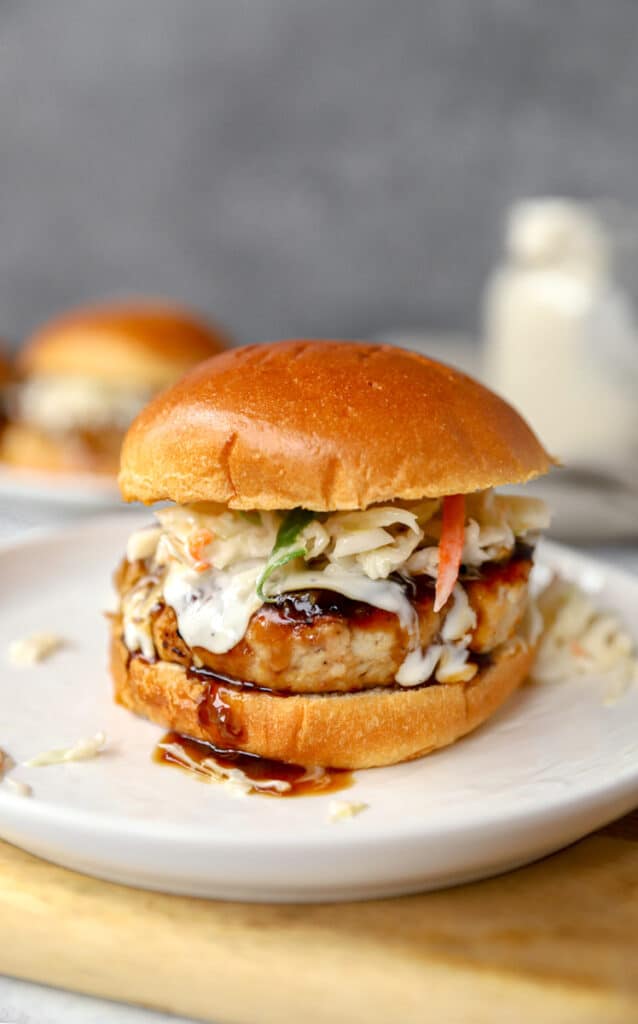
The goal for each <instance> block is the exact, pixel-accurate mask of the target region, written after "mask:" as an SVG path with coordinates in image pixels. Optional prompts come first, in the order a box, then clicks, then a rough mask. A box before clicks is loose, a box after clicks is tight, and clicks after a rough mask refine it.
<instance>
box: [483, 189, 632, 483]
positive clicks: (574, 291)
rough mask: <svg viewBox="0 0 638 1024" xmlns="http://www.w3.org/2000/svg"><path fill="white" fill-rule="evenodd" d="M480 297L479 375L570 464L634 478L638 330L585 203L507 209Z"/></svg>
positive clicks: (548, 202)
mask: <svg viewBox="0 0 638 1024" xmlns="http://www.w3.org/2000/svg"><path fill="white" fill-rule="evenodd" d="M506 246H507V257H506V261H505V263H504V264H503V265H502V266H501V267H500V268H498V269H497V271H496V272H495V273H494V274H493V276H492V278H491V280H490V282H489V284H488V287H487V291H486V296H485V308H484V314H485V350H484V359H485V377H486V380H487V382H488V383H489V384H490V385H491V386H492V387H493V388H494V389H495V390H496V391H499V392H500V393H501V394H503V395H504V397H506V398H507V399H508V400H509V401H511V402H512V404H513V405H515V406H517V407H518V409H519V410H520V411H521V412H522V413H523V415H524V416H525V417H526V418H527V419H528V420H529V421H530V423H531V424H532V426H533V427H534V429H535V430H536V432H537V433H538V434H539V435H540V437H541V439H542V441H543V443H544V444H545V445H546V446H547V447H548V448H549V450H550V451H551V452H552V453H553V454H555V455H556V456H558V457H559V458H560V459H561V461H562V462H563V463H564V464H566V465H568V466H570V467H571V468H572V469H584V470H589V471H595V472H604V473H609V474H612V475H614V476H616V477H618V478H620V479H623V480H624V481H627V482H629V481H630V480H632V479H633V480H634V482H635V481H636V480H637V479H638V332H637V331H636V328H635V323H634V317H633V311H632V308H631V305H630V303H629V301H628V300H627V298H626V297H625V296H624V295H623V293H622V292H621V290H620V289H619V288H617V287H616V286H615V284H614V282H613V279H612V276H611V259H610V243H609V240H608V238H607V236H606V234H605V232H604V229H603V226H602V224H601V223H600V221H599V220H598V218H597V217H596V216H595V214H594V212H593V211H592V209H591V208H590V207H588V206H586V205H583V204H579V203H576V202H571V201H568V200H562V199H534V200H528V201H525V202H522V203H519V204H517V205H516V206H515V207H514V208H513V209H512V211H511V213H510V216H509V218H508V224H507V235H506Z"/></svg>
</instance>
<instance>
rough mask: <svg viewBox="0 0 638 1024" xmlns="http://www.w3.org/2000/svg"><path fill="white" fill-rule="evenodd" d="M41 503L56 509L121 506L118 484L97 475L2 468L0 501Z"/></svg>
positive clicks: (0, 472) (108, 478) (104, 508)
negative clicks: (5, 499)
mask: <svg viewBox="0 0 638 1024" xmlns="http://www.w3.org/2000/svg"><path fill="white" fill-rule="evenodd" d="M2 498H10V499H18V500H21V501H28V502H38V503H42V504H44V505H46V506H49V507H51V508H53V509H55V508H57V507H58V506H60V507H62V508H75V509H82V508H89V509H93V510H96V509H102V510H107V509H112V508H114V507H118V506H119V505H120V504H121V503H122V499H121V498H120V493H119V491H118V488H117V483H116V481H115V480H114V479H112V478H111V477H109V476H101V475H99V474H96V473H45V472H38V471H36V470H30V469H15V468H13V467H12V466H6V465H0V499H2Z"/></svg>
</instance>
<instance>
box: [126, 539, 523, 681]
mask: <svg viewBox="0 0 638 1024" xmlns="http://www.w3.org/2000/svg"><path fill="white" fill-rule="evenodd" d="M531 567H532V562H531V560H530V559H529V557H524V558H512V559H510V561H508V562H506V563H503V564H493V565H489V566H487V567H485V568H484V571H483V572H482V574H481V577H480V578H479V579H474V580H470V581H467V582H465V583H464V584H463V586H464V587H465V589H466V592H467V595H468V598H469V601H470V604H471V606H472V608H473V609H474V611H475V613H476V619H477V623H476V627H475V629H474V630H473V631H472V639H471V642H470V652H474V653H476V654H478V655H485V654H487V653H489V651H491V650H494V648H496V647H498V646H499V645H500V644H502V643H504V642H505V641H506V640H507V639H508V638H509V637H510V636H511V635H512V634H513V633H514V632H515V630H516V628H517V626H518V625H519V623H520V621H521V619H522V617H523V615H524V613H525V609H526V607H527V596H528V587H527V583H528V577H529V573H530V570H531ZM146 572H147V569H146V567H145V564H144V563H143V562H134V563H129V562H124V563H122V565H121V567H120V569H119V570H118V575H117V577H116V584H117V586H118V590H119V591H120V593H126V592H127V591H128V590H130V589H131V588H132V587H133V586H135V584H136V583H137V582H139V580H140V579H141V578H142V577H143V576H144V575H145V574H146ZM413 601H414V605H415V607H416V609H417V613H418V616H419V624H420V639H421V645H422V647H424V648H426V647H428V646H429V645H430V644H432V643H434V642H435V641H436V640H437V639H438V637H439V634H440V630H441V627H442V625H443V621H444V619H445V616H446V615H447V613H448V611H449V609H450V607H451V605H452V600H450V601H449V602H448V604H447V605H446V606H445V607H444V608H443V609H442V610H441V611H440V612H438V613H437V612H435V611H434V589H433V586H431V585H430V584H429V582H428V581H425V580H424V579H423V578H422V579H421V580H420V581H419V585H418V587H417V590H416V594H415V596H414V598H413ZM151 620H152V625H151V628H152V635H153V641H154V644H155V648H156V651H157V657H158V658H159V659H160V660H162V661H168V662H174V663H176V664H179V665H183V666H185V667H190V668H206V669H209V670H211V671H212V672H215V673H219V674H220V675H222V676H225V677H228V678H230V679H237V680H241V681H245V682H249V683H253V684H254V685H257V686H263V687H266V688H268V689H272V690H284V691H288V692H293V693H326V692H340V691H341V692H348V691H353V690H362V689H367V688H371V687H375V686H387V685H392V684H394V682H395V677H396V674H397V671H398V669H399V667H400V665H401V664H402V662H403V661H404V659H405V656H406V654H407V652H408V643H409V638H408V635H407V632H406V630H405V629H403V628H402V626H401V624H400V623H399V620H398V618H397V616H396V615H393V614H392V613H390V612H386V611H383V610H381V609H379V608H373V607H371V606H370V605H367V604H363V603H361V602H356V601H349V600H348V599H346V598H342V597H341V596H340V595H338V594H331V593H329V592H326V591H314V592H311V593H309V594H293V595H286V597H285V598H282V599H281V600H280V601H279V602H278V603H276V604H268V605H263V606H262V607H261V608H260V609H259V610H258V611H257V612H255V614H254V615H253V616H252V618H251V620H250V623H249V625H248V629H247V630H246V633H245V634H244V637H243V639H242V640H241V641H240V642H239V643H238V644H236V645H235V647H233V648H232V649H231V650H230V651H227V652H225V653H223V654H212V653H211V652H210V651H207V650H205V649H204V648H201V647H195V648H193V649H191V648H190V647H189V646H188V645H187V644H186V643H185V642H184V640H183V639H182V637H181V636H180V633H179V628H178V624H177V618H176V616H175V612H174V611H173V609H172V608H170V607H168V606H167V605H166V604H164V603H163V602H159V603H158V604H157V605H156V606H155V608H154V609H153V611H152V613H151ZM470 658H471V655H470Z"/></svg>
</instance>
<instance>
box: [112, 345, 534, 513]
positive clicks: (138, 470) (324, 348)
mask: <svg viewBox="0 0 638 1024" xmlns="http://www.w3.org/2000/svg"><path fill="white" fill-rule="evenodd" d="M551 464H552V459H551V458H550V456H549V455H548V454H547V452H546V451H545V450H544V449H543V447H542V445H541V444H540V443H539V441H538V440H537V438H536V437H535V435H534V434H533V432H532V431H531V429H530V428H529V427H528V425H527V424H526V422H525V421H524V420H523V419H522V418H521V416H519V415H518V413H517V412H515V411H514V409H513V408H512V407H511V406H510V405H508V404H507V402H505V401H503V399H501V398H499V397H498V396H497V395H495V394H494V393H493V392H491V391H489V390H488V389H487V388H485V387H484V386H483V385H482V384H479V383H478V382H477V381H475V380H472V379H471V378H470V377H467V376H465V374H463V373H460V372H459V371H458V370H453V369H451V368H450V367H448V366H445V365H443V364H441V363H437V362H435V361H434V360H432V359H428V358H426V357H425V356H422V355H419V354H417V353H414V352H406V351H403V350H401V349H397V348H391V347H389V346H383V345H371V344H363V343H356V342H338V341H286V342H279V343H275V344H268V345H259V346H251V347H248V348H241V349H235V350H234V351H229V352H225V353H223V354H221V355H218V356H215V357H214V358H212V359H210V360H208V361H207V362H205V363H203V364H202V365H200V366H198V367H196V368H195V369H193V370H192V371H191V372H190V373H188V374H187V375H186V376H185V377H184V378H183V379H182V380H181V381H180V382H179V383H177V384H176V385H175V386H174V387H172V388H171V389H170V390H168V391H166V392H165V393H163V394H161V395H159V396H157V397H156V398H155V399H154V400H152V401H151V402H150V404H149V405H148V406H147V407H146V408H145V409H144V410H143V411H142V412H141V413H140V415H139V416H138V417H137V419H136V420H135V421H134V423H133V425H132V426H131V428H130V430H129V432H128V435H127V437H126V440H125V443H124V446H123V451H122V459H121V469H120V478H119V479H120V488H121V491H122V494H123V496H124V498H125V499H126V500H127V501H142V502H145V503H151V502H155V501H161V500H166V499H170V500H172V501H175V502H179V503H181V504H183V503H186V502H191V501H215V502H221V503H223V504H227V505H229V506H230V507H231V508H236V509H287V508H295V507H297V506H303V507H304V508H308V509H313V510H314V511H338V510H346V509H360V508H365V507H366V506H368V505H371V504H374V503H376V502H384V501H391V500H394V499H403V500H410V499H416V498H422V497H425V496H429V497H438V496H441V495H446V494H455V493H470V492H472V491H477V490H482V489H484V488H488V487H492V486H497V485H500V484H509V483H522V482H524V481H526V480H530V479H531V478H533V477H536V476H539V475H540V474H542V473H545V472H547V470H548V469H549V468H550V466H551Z"/></svg>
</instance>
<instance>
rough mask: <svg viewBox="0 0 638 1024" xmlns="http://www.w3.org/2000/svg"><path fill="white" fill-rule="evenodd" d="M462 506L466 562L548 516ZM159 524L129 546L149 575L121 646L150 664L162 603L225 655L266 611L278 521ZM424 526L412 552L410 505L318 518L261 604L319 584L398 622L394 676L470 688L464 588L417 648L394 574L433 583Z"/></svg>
mask: <svg viewBox="0 0 638 1024" xmlns="http://www.w3.org/2000/svg"><path fill="white" fill-rule="evenodd" d="M467 500H468V522H467V524H466V536H465V540H466V551H465V552H464V561H466V564H469V565H480V564H482V563H483V562H484V561H488V560H490V559H491V558H493V557H495V554H498V555H499V556H503V555H506V554H507V553H508V552H509V551H510V550H511V548H512V547H513V545H514V543H515V536H523V537H524V536H525V535H526V532H527V531H528V530H529V529H534V530H536V529H538V528H540V527H542V525H543V523H544V522H545V521H546V519H547V512H546V509H545V506H544V505H543V504H542V503H540V502H538V501H536V502H534V500H533V499H531V500H530V499H527V498H514V497H510V496H501V495H493V494H492V493H491V492H486V493H483V494H480V495H475V496H470V497H469V498H468V499H467ZM437 507H438V506H437ZM435 511H436V509H435ZM159 518H160V522H161V528H152V529H147V530H143V531H139V532H137V533H135V534H133V535H132V537H131V538H130V540H129V544H128V548H127V555H128V559H129V561H130V562H135V561H138V560H150V565H151V572H152V573H153V575H150V576H147V577H145V578H142V579H141V580H140V581H139V582H138V583H137V584H136V585H135V586H134V587H133V589H132V590H129V591H128V592H127V593H125V594H124V595H123V597H122V602H121V606H122V615H123V620H124V641H125V644H126V646H127V647H128V649H129V650H131V651H141V652H142V654H143V655H144V657H146V658H148V659H149V660H151V659H153V658H154V657H155V653H156V652H155V645H154V642H153V634H152V612H153V609H154V608H155V607H157V605H158V604H160V603H161V602H164V603H165V604H166V605H167V606H168V607H170V608H172V609H173V611H174V612H175V615H176V618H177V624H178V628H179V632H180V634H181V636H182V637H183V639H184V641H185V642H186V643H187V644H188V645H189V647H191V648H203V649H204V650H208V651H210V652H211V653H213V654H224V653H226V652H227V651H230V650H231V649H232V648H233V647H235V646H236V644H238V643H240V641H241V640H242V639H243V637H244V636H245V633H246V630H247V629H248V625H249V623H250V620H251V618H252V616H253V615H254V614H255V612H257V611H258V610H259V608H260V607H261V606H262V604H263V601H262V599H261V598H260V597H259V595H258V594H257V585H258V582H259V579H260V576H261V575H262V573H263V571H264V569H265V568H266V566H267V564H268V559H269V556H270V554H271V552H272V549H273V545H274V544H275V540H276V535H277V523H278V519H277V516H276V514H275V513H268V512H261V513H259V515H258V517H257V520H255V521H253V519H254V514H253V518H249V517H248V516H246V515H241V514H240V513H236V512H233V511H232V510H229V509H225V508H223V507H221V506H220V507H219V508H217V506H205V507H204V506H202V507H199V506H196V505H192V506H175V507H171V508H170V509H166V510H163V511H161V512H160V513H159ZM406 519H407V520H408V525H409V526H410V530H402V531H400V532H399V533H396V534H390V533H388V527H389V525H390V526H392V528H394V527H395V526H396V522H399V523H401V524H403V526H405V525H406V523H405V520H406ZM395 521H396V522H395ZM427 528H428V530H430V531H431V534H430V536H429V537H428V538H426V539H425V546H424V547H422V548H420V549H419V550H414V546H415V544H418V543H420V541H421V540H423V539H424V538H423V531H422V530H421V528H420V527H419V526H418V524H417V520H416V517H415V515H414V513H412V512H409V511H408V510H405V509H401V508H398V509H397V508H387V509H369V510H367V511H365V512H359V513H335V514H334V515H332V516H331V517H330V518H329V519H328V520H326V521H324V522H320V521H313V522H311V523H310V524H308V525H307V526H306V527H305V529H304V530H303V531H302V533H301V534H300V539H301V540H302V542H303V547H304V548H305V552H304V554H303V555H302V556H300V557H296V558H295V560H294V561H291V562H289V563H288V564H287V565H286V566H285V567H283V568H279V569H276V570H275V571H274V572H273V573H272V575H270V577H269V578H268V579H267V580H266V581H265V583H264V588H265V592H266V594H267V597H268V598H274V597H276V596H279V595H282V594H289V593H292V592H294V591H304V590H312V589H319V590H329V591H335V592H336V593H338V594H342V595H343V596H344V597H347V598H350V599H351V600H353V601H361V602H363V603H365V604H368V605H371V606H372V607H374V608H380V609H382V610H383V611H386V612H389V613H390V614H393V615H396V616H397V618H398V620H399V623H400V625H401V627H402V628H403V629H404V630H405V632H406V634H407V638H408V652H407V655H406V657H405V659H404V661H403V663H402V664H401V666H400V667H399V670H398V672H397V675H396V681H397V683H398V684H399V685H401V686H406V687H410V686H418V685H419V684H421V683H423V682H425V681H426V680H428V679H430V678H432V677H434V678H435V679H436V680H437V681H438V682H441V683H454V682H461V681H463V682H466V681H468V680H470V679H471V678H472V677H473V676H474V675H475V673H476V672H477V666H476V665H475V664H473V663H472V662H470V661H469V657H470V652H469V644H470V641H471V634H472V630H473V629H474V628H475V627H476V624H477V620H476V613H475V612H474V610H473V609H472V607H471V605H470V603H469V600H468V596H467V594H466V592H465V589H464V588H463V586H462V585H461V583H458V582H457V584H456V586H455V587H454V590H453V596H452V601H451V606H450V607H449V608H448V610H447V614H446V617H445V619H444V621H443V624H442V626H441V631H440V636H439V637H437V641H436V642H435V643H432V644H429V645H428V646H427V647H426V648H425V650H424V649H423V648H422V646H421V637H420V627H419V616H418V612H417V609H416V608H415V606H414V604H413V603H412V601H411V600H410V598H409V596H408V593H407V591H406V588H405V587H404V586H403V585H402V584H401V583H400V582H397V579H396V578H390V575H389V574H390V572H391V571H394V570H395V569H397V568H398V569H399V571H404V572H407V573H409V574H410V575H418V574H419V573H422V572H426V573H427V574H428V575H429V576H430V577H431V578H434V577H436V574H437V563H438V547H437V546H436V539H437V537H438V534H439V533H440V524H439V523H438V522H435V521H434V520H432V519H431V517H430V520H428V526H427ZM202 537H203V539H202ZM191 540H193V541H195V547H194V548H193V549H192V550H191ZM389 540H390V541H391V543H389V542H388V541H389ZM432 541H434V542H435V543H432ZM375 545H377V546H376V547H375ZM319 554H321V556H322V563H321V564H322V567H321V568H315V567H313V559H315V558H316V557H317V556H318V555H319ZM388 559H389V561H388ZM315 564H316V563H315Z"/></svg>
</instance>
